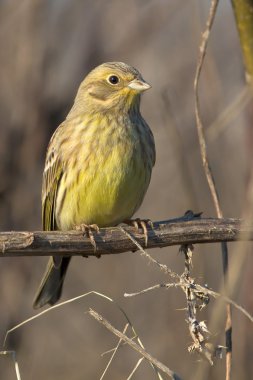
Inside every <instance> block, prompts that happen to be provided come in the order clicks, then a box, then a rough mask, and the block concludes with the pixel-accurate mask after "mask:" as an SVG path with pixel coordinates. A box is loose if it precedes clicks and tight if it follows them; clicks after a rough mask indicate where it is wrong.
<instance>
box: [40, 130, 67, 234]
mask: <svg viewBox="0 0 253 380" xmlns="http://www.w3.org/2000/svg"><path fill="white" fill-rule="evenodd" d="M55 136H56V133H54V135H53V136H52V138H51V140H50V143H49V146H48V150H47V156H46V163H45V169H44V173H43V182H42V224H43V230H45V231H52V230H55V229H57V225H56V220H55V202H56V197H57V191H58V188H59V184H60V180H61V177H62V174H63V164H62V161H61V159H60V157H59V154H57V151H56V149H57V148H56V146H55V144H54V143H53V142H54V140H55Z"/></svg>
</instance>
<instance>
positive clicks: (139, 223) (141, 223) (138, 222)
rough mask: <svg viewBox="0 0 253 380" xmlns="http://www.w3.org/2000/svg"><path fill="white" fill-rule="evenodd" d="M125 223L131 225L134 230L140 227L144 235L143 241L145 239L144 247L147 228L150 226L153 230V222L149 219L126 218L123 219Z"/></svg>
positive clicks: (146, 239) (146, 240) (146, 242)
mask: <svg viewBox="0 0 253 380" xmlns="http://www.w3.org/2000/svg"><path fill="white" fill-rule="evenodd" d="M124 223H125V224H128V225H129V226H133V227H134V228H135V229H136V231H138V230H139V228H141V229H142V232H143V235H144V241H145V247H147V245H148V228H151V229H152V230H153V228H154V225H153V222H152V221H151V220H150V219H140V218H136V219H127V220H124Z"/></svg>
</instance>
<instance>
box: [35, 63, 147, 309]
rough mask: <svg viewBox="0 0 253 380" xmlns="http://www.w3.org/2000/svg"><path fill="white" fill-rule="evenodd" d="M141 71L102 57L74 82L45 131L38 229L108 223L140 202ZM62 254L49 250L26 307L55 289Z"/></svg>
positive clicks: (52, 298)
mask: <svg viewBox="0 0 253 380" xmlns="http://www.w3.org/2000/svg"><path fill="white" fill-rule="evenodd" d="M149 88H150V85H149V84H148V83H146V82H145V81H144V80H143V78H142V76H141V74H140V73H139V72H138V71H137V70H136V69H135V68H133V67H131V66H129V65H127V64H125V63H122V62H108V63H104V64H102V65H100V66H98V67H96V68H95V69H94V70H92V71H91V72H90V73H89V74H88V75H87V77H86V78H85V79H84V81H83V82H82V83H81V85H80V87H79V90H78V92H77V96H76V99H75V102H74V105H73V107H72V108H71V110H70V112H69V114H68V115H67V118H66V120H65V121H64V122H63V123H62V124H61V125H60V126H59V127H58V128H57V129H56V131H55V133H54V134H53V136H52V138H51V140H50V143H49V146H48V150H47V155H46V163H45V169H44V174H43V186H42V220H43V229H44V230H47V231H48V230H64V231H65V230H71V229H73V228H75V226H77V225H82V224H85V225H86V226H89V225H92V224H96V225H97V226H99V227H108V226H115V225H117V224H119V223H121V222H124V221H126V220H129V218H131V217H132V215H133V214H134V213H135V211H136V210H137V209H138V208H139V207H140V205H141V203H142V200H143V197H144V195H145V193H146V191H147V188H148V185H149V182H150V177H151V172H152V168H153V166H154V163H155V144H154V138H153V134H152V132H151V130H150V129H149V127H148V125H147V123H146V122H145V120H144V119H143V118H142V116H141V114H140V94H141V93H142V92H143V91H145V90H147V89H149ZM69 261H70V257H63V258H61V259H59V258H56V257H54V258H51V259H50V260H49V263H48V266H47V269H46V273H45V275H44V277H43V279H42V282H41V284H40V287H39V289H38V292H37V294H36V297H35V300H34V308H39V307H42V306H43V305H45V304H47V303H48V304H50V305H53V304H54V303H55V302H57V301H58V299H59V298H60V296H61V292H62V285H63V280H64V277H65V274H66V270H67V267H68V265H69Z"/></svg>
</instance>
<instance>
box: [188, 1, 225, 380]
mask: <svg viewBox="0 0 253 380" xmlns="http://www.w3.org/2000/svg"><path fill="white" fill-rule="evenodd" d="M218 3H219V0H212V2H211V6H210V10H209V15H208V19H207V23H206V28H205V31H204V33H203V34H202V40H201V44H200V48H199V50H200V54H199V59H198V63H197V68H196V74H195V79H194V94H195V116H196V125H197V131H198V138H199V146H200V152H201V158H202V164H203V167H204V171H205V175H206V178H207V182H208V185H209V188H210V192H211V196H212V199H213V203H214V207H215V210H216V214H217V216H218V218H222V217H223V215H222V210H221V207H220V202H219V197H218V192H217V189H216V186H215V183H214V178H213V176H212V172H211V168H210V164H209V160H208V156H207V147H206V140H205V135H204V128H203V124H202V121H201V117H200V107H199V78H200V74H201V71H202V67H203V62H204V58H205V54H206V49H207V43H208V40H209V36H210V32H211V29H212V26H213V22H214V18H215V15H216V10H217V7H218ZM222 261H223V273H224V278H225V281H226V274H227V270H228V250H227V244H226V243H222ZM226 314H227V316H226V328H225V337H226V347H227V352H226V380H229V379H230V378H231V366H232V315H231V306H230V304H228V305H226Z"/></svg>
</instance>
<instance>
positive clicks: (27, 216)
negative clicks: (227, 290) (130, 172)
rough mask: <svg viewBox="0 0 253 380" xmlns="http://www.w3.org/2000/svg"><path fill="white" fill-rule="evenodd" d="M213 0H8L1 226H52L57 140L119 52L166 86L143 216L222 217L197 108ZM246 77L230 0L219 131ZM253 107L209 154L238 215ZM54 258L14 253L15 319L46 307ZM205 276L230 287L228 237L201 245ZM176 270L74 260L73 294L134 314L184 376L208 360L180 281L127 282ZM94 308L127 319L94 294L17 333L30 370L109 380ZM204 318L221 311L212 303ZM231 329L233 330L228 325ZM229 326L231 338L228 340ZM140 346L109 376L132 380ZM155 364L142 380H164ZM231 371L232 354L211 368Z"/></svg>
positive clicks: (166, 256)
mask: <svg viewBox="0 0 253 380" xmlns="http://www.w3.org/2000/svg"><path fill="white" fill-rule="evenodd" d="M208 6H209V1H207V0H204V1H203V0H188V1H185V0H170V1H166V0H157V1H151V0H128V1H118V0H107V1H103V0H95V1H91V0H90V1H88V0H86V1H78V0H74V1H70V0H64V1H63V0H61V1H60V0H58V1H57V0H55V1H54V2H49V1H42V0H23V1H18V0H13V1H10V2H7V1H3V2H1V4H0V43H1V49H0V62H1V64H0V83H1V87H0V120H1V125H0V230H26V229H27V230H36V229H40V228H41V221H40V190H41V177H42V170H43V165H44V157H45V149H46V145H47V143H48V141H49V138H50V135H51V134H52V132H53V131H54V129H55V128H56V127H57V125H58V124H59V123H60V122H61V121H62V120H63V119H64V117H65V115H66V113H67V112H68V109H69V108H70V106H71V104H72V102H73V98H74V96H75V93H76V90H77V87H78V85H79V83H80V82H81V80H82V79H83V77H84V76H85V75H86V73H87V72H88V71H89V70H90V69H91V68H93V67H94V66H96V65H97V64H100V63H102V62H105V61H112V60H120V61H125V62H127V63H129V64H132V65H134V66H136V67H137V68H138V69H139V70H140V71H141V73H142V74H143V76H144V78H145V79H146V80H147V81H148V82H150V83H151V84H152V86H153V88H152V90H151V91H149V92H148V93H146V94H145V96H144V97H143V102H142V111H143V115H144V116H145V118H146V120H148V122H149V124H150V126H151V127H152V130H153V132H154V136H155V140H156V146H157V164H156V167H155V170H154V173H153V177H152V182H151V185H150V188H149V191H148V194H147V196H146V198H145V201H144V203H143V205H142V207H141V209H140V210H139V212H138V216H139V217H145V218H147V217H148V218H150V219H152V220H161V219H167V218H171V217H174V216H179V215H182V214H183V213H184V212H185V211H186V210H187V209H193V210H195V211H203V212H204V215H205V216H214V209H213V206H212V202H211V199H210V194H209V190H208V187H207V184H206V180H205V176H204V173H203V169H202V165H201V160H200V154H199V148H198V141H197V133H196V127H195V119H194V97H193V79H194V73H195V67H196V61H197V56H198V46H199V41H200V34H201V30H202V29H203V27H204V24H205V19H206V16H207V13H208ZM243 86H244V77H243V64H242V57H241V50H240V45H239V39H238V35H237V30H236V26H235V22H234V17H233V13H232V8H231V4H230V1H221V2H220V5H219V8H218V13H217V16H216V20H215V24H214V29H213V32H212V35H211V39H210V43H209V47H208V54H207V57H206V61H205V65H204V69H203V73H202V77H201V86H200V87H201V88H200V99H201V111H202V115H203V120H204V125H205V126H206V128H208V126H210V125H211V123H213V122H215V120H216V119H217V117H218V115H219V114H220V113H221V112H223V111H224V109H225V108H226V107H227V106H228V105H229V104H230V103H231V102H232V101H233V100H234V99H235V98H236V97H237V96H238V95H239V93H240V92H241V90H242V88H243ZM251 121H252V120H251V118H250V115H249V113H247V112H246V110H245V109H240V110H239V112H238V114H237V116H236V117H235V118H234V119H233V120H231V121H230V122H229V124H228V125H227V126H226V127H225V128H223V129H222V131H221V132H220V133H218V134H217V136H216V138H214V139H208V140H207V143H208V152H209V156H210V161H211V165H212V168H213V173H214V176H215V180H216V184H217V187H218V190H219V193H220V197H221V204H222V208H223V211H224V215H225V216H227V217H232V216H235V217H238V216H240V214H241V210H242V207H243V200H244V197H245V188H246V183H247V172H248V168H249V163H250V162H251V159H252V157H251V156H252V154H251V151H252V127H251V126H250V125H251ZM152 254H153V255H154V256H155V257H156V258H159V260H160V261H162V262H164V263H166V264H167V265H168V266H169V267H171V268H173V270H175V271H177V272H179V273H181V272H182V271H183V258H182V257H181V256H180V255H179V254H178V250H177V248H172V247H171V248H165V249H162V250H154V251H153V252H152ZM45 262H46V259H42V258H41V259H40V258H39V259H38V258H34V259H32V258H17V259H2V261H1V266H0V300H1V328H0V338H1V339H3V337H4V334H5V332H6V330H7V329H8V328H10V327H12V326H13V325H15V324H16V323H18V322H20V321H22V320H23V319H25V318H27V317H29V316H30V315H32V314H33V310H32V299H33V296H34V292H35V289H36V287H37V285H38V283H39V281H40V277H41V275H42V272H43V270H44V265H45ZM252 264H253V259H252V257H250V256H249V257H248V259H247V268H246V269H245V270H244V272H243V274H242V276H241V283H240V289H238V294H237V297H236V299H237V300H239V302H240V303H241V304H243V305H244V306H245V307H246V308H247V309H248V310H249V311H251V312H252V310H253V298H252V291H251V289H252V280H251V279H252V272H253V270H252ZM194 274H195V276H196V278H197V280H198V281H199V282H202V283H204V282H206V283H208V285H209V286H210V287H212V288H213V289H218V284H219V283H220V281H221V257H220V248H219V246H218V245H215V244H213V245H212V246H209V247H204V246H196V247H195V256H194ZM164 281H166V278H165V276H164V275H163V274H162V273H159V272H158V270H157V269H156V268H154V267H152V266H149V265H147V262H146V261H145V259H143V258H142V257H141V256H140V255H139V254H138V253H135V254H123V255H114V256H111V257H110V256H108V257H103V258H102V259H100V260H97V259H95V258H94V259H91V258H90V259H80V258H74V259H73V263H72V264H71V268H70V270H69V272H68V275H67V279H66V284H65V288H64V294H63V299H66V298H69V297H73V296H75V295H78V294H81V293H84V292H87V291H90V290H96V291H100V292H103V293H105V294H107V295H108V296H110V297H112V298H113V299H115V300H117V302H119V303H120V304H121V305H122V306H123V307H124V309H125V310H126V311H127V313H128V316H129V317H130V319H131V321H132V322H133V324H134V326H135V328H136V330H137V332H138V333H139V335H140V337H141V339H142V341H143V343H144V345H145V347H146V349H147V351H148V352H150V353H151V354H152V355H154V356H155V357H157V358H158V359H159V360H160V361H162V362H164V364H166V365H168V366H169V367H170V368H172V369H174V370H175V371H176V372H177V373H179V374H180V375H181V376H182V377H183V378H184V379H188V378H190V376H191V378H194V373H195V371H196V370H197V369H198V368H199V366H201V365H202V363H201V362H199V361H198V357H197V356H191V355H189V354H188V352H187V346H188V345H189V344H190V337H189V333H188V329H187V325H186V323H185V312H184V311H181V310H179V309H182V308H183V307H185V300H184V297H183V294H181V292H180V290H176V289H170V290H167V291H166V290H160V291H156V292H153V293H149V294H147V295H143V296H141V297H136V298H131V299H124V297H123V294H124V292H132V291H137V290H140V289H142V288H145V287H148V286H151V285H154V284H156V283H161V282H164ZM90 306H91V307H93V308H95V309H96V310H98V312H100V313H101V314H103V315H104V316H105V317H106V318H107V319H109V320H110V321H111V322H112V323H113V324H114V326H115V327H117V328H118V329H122V328H123V326H124V323H125V321H124V319H123V318H122V315H121V314H120V313H119V311H118V310H117V309H116V308H114V307H113V306H112V305H111V304H107V303H106V302H105V301H103V300H101V299H98V298H95V297H94V296H92V297H89V298H87V299H84V300H83V301H79V302H78V303H76V304H71V305H69V306H65V307H64V308H63V309H61V310H56V311H53V312H52V313H50V314H48V315H46V316H45V317H42V318H41V319H39V320H36V321H34V322H32V323H31V324H30V325H29V326H26V327H24V328H22V329H20V330H19V331H17V332H15V333H14V334H12V335H11V336H10V338H9V341H8V342H9V347H11V348H14V349H16V350H17V354H18V360H19V364H20V370H21V375H22V380H23V379H24V380H32V379H36V380H42V379H47V380H58V379H61V380H65V379H69V380H80V379H99V377H100V375H101V373H102V372H103V369H104V367H105V365H106V363H107V358H106V357H103V358H101V357H100V354H101V353H102V352H104V351H106V350H108V349H110V348H112V347H114V346H115V345H116V338H115V337H114V336H111V335H110V334H109V333H108V332H107V331H105V330H104V328H103V327H102V326H100V325H98V324H97V323H96V322H95V321H94V320H91V318H90V317H89V316H88V315H87V314H85V313H84V312H85V311H86V310H87V309H88V308H89V307H90ZM202 314H203V317H202V319H207V320H208V318H210V317H211V314H212V303H211V304H210V305H209V306H208V308H207V310H206V311H204V312H203V313H202ZM233 327H234V330H233V331H234V332H233V342H234V359H233V372H234V378H235V379H246V378H247V379H249V378H252V377H253V364H252V354H253V346H252V338H253V334H252V326H251V325H250V324H249V323H248V322H247V321H246V320H245V318H244V317H243V316H242V315H240V314H239V313H238V312H236V311H235V312H234V325H233ZM214 333H220V331H214ZM223 335H224V334H221V338H220V343H224V342H222V340H223ZM137 358H138V356H137V354H135V353H134V352H133V351H131V349H130V348H127V347H123V348H122V349H121V351H120V352H119V354H118V355H117V357H116V359H115V360H114V362H113V365H112V366H111V368H110V371H109V372H108V374H107V377H106V378H108V379H112V380H113V379H126V378H127V376H128V375H129V374H130V372H131V370H132V368H133V367H134V365H135V363H136V361H137ZM0 378H1V379H5V380H12V379H15V373H14V370H13V366H12V363H11V361H10V360H9V359H7V358H6V357H2V358H0ZM154 378H155V377H154V373H153V372H152V370H151V368H150V367H149V366H148V365H147V364H145V363H143V364H142V365H141V368H140V369H139V370H138V371H137V372H136V374H135V379H154ZM222 378H224V362H218V363H217V365H216V366H215V367H214V368H212V369H210V370H209V371H207V372H206V377H205V379H222Z"/></svg>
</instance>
